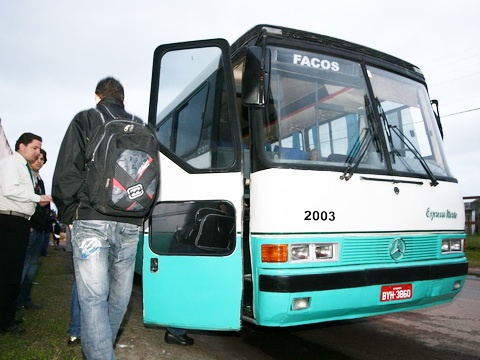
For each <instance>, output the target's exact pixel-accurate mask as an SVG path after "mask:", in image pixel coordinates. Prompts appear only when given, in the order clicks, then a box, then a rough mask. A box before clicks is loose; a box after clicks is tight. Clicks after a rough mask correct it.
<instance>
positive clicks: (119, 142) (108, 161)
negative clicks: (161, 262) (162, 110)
mask: <svg viewBox="0 0 480 360" xmlns="http://www.w3.org/2000/svg"><path fill="white" fill-rule="evenodd" d="M105 109H106V110H107V112H108V113H109V114H110V115H111V116H112V118H113V119H110V120H105V117H104V116H103V114H102V113H101V112H100V111H98V110H97V109H95V110H96V111H97V112H98V113H99V114H100V117H101V119H102V122H103V125H101V126H99V127H98V128H97V130H96V131H95V133H94V135H93V137H91V143H90V144H89V145H88V146H87V149H90V150H87V158H89V159H90V160H89V161H87V164H86V168H87V175H86V187H87V193H88V196H89V199H90V204H91V205H92V207H93V208H94V209H95V210H97V211H98V212H100V213H102V214H104V215H109V216H127V217H136V218H145V217H148V216H149V214H150V212H151V210H153V207H154V205H155V202H156V199H157V196H158V190H159V182H160V167H159V157H158V143H157V139H156V137H155V134H154V132H153V131H152V130H151V129H150V128H149V127H148V126H145V125H144V124H143V123H141V122H139V121H137V120H136V119H135V117H134V116H133V115H132V118H131V119H124V118H119V117H115V116H113V114H112V113H111V112H110V111H109V109H108V108H107V107H105Z"/></svg>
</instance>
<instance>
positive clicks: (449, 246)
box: [442, 239, 464, 254]
mask: <svg viewBox="0 0 480 360" xmlns="http://www.w3.org/2000/svg"><path fill="white" fill-rule="evenodd" d="M463 242H464V239H443V240H442V254H446V253H457V252H462V251H463V248H464V247H463Z"/></svg>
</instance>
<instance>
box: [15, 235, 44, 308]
mask: <svg viewBox="0 0 480 360" xmlns="http://www.w3.org/2000/svg"><path fill="white" fill-rule="evenodd" d="M44 234H45V232H44V231H38V230H35V229H33V230H32V231H31V232H30V237H29V238H28V245H27V251H26V253H25V263H24V265H23V273H22V285H21V286H20V294H19V296H18V300H17V303H18V305H25V304H27V303H29V302H31V301H32V299H31V297H30V292H31V290H32V285H33V280H34V278H35V274H36V273H37V269H38V264H39V262H40V253H41V251H42V246H43V240H44V238H45V235H44Z"/></svg>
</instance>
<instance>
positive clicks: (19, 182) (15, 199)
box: [0, 151, 40, 215]
mask: <svg viewBox="0 0 480 360" xmlns="http://www.w3.org/2000/svg"><path fill="white" fill-rule="evenodd" d="M38 202H40V195H37V194H35V191H34V188H33V182H32V177H31V176H30V172H29V171H28V168H27V161H26V160H25V158H24V157H23V156H22V155H21V154H19V153H18V152H16V151H15V152H14V153H13V154H12V155H10V156H7V157H6V158H3V159H2V160H0V210H7V211H17V212H19V213H22V214H25V215H33V213H34V212H35V207H36V205H37V203H38Z"/></svg>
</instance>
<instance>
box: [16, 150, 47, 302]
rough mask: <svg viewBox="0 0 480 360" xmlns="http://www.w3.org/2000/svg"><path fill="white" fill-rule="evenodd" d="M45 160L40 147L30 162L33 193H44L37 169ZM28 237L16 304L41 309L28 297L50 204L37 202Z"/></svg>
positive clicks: (45, 231) (38, 169)
mask: <svg viewBox="0 0 480 360" xmlns="http://www.w3.org/2000/svg"><path fill="white" fill-rule="evenodd" d="M46 162H47V152H46V151H45V150H44V149H40V155H39V156H38V158H37V160H35V161H32V162H30V168H31V169H32V176H33V179H34V189H35V193H36V194H38V195H45V185H44V183H43V180H42V178H41V177H40V174H39V171H40V169H41V168H42V167H43V165H45V163H46ZM30 227H31V230H30V237H29V239H28V245H27V251H26V253H25V263H24V265H23V274H22V285H21V287H20V294H19V296H18V300H17V305H18V306H19V307H24V308H26V309H41V308H42V306H41V305H38V304H35V303H34V302H33V301H32V298H31V297H30V292H31V290H32V285H33V280H34V277H35V274H36V273H37V269H38V264H39V259H40V254H41V251H42V246H43V243H44V241H45V240H44V239H45V236H50V233H51V232H52V224H51V222H50V204H49V205H47V206H40V205H39V204H37V207H36V208H35V213H34V214H33V215H32V217H31V219H30Z"/></svg>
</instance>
